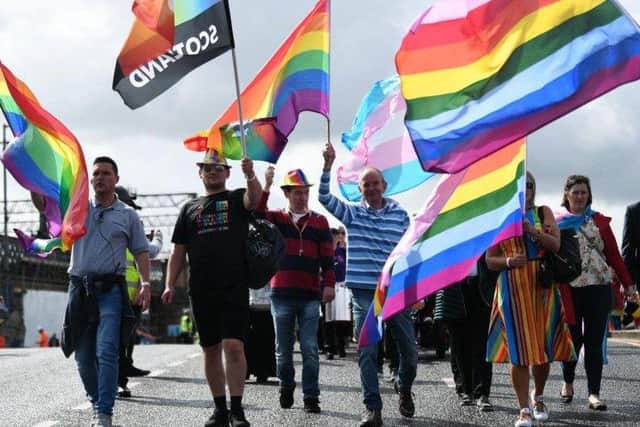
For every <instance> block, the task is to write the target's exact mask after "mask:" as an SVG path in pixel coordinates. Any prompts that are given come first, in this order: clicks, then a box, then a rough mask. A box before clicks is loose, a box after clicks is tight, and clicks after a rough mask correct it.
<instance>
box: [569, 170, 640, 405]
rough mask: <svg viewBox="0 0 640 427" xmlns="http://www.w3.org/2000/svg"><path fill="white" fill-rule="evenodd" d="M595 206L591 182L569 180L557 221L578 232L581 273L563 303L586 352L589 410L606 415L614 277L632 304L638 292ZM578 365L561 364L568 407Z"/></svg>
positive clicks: (575, 339)
mask: <svg viewBox="0 0 640 427" xmlns="http://www.w3.org/2000/svg"><path fill="white" fill-rule="evenodd" d="M592 201H593V197H592V193H591V183H590V182H589V178H587V177H586V176H582V175H571V176H569V177H568V178H567V181H566V183H565V186H564V194H563V196H562V207H563V208H565V210H564V211H563V212H562V213H561V214H560V216H559V217H558V219H559V225H560V228H562V229H565V228H573V229H575V230H576V231H577V233H576V234H577V236H578V242H579V244H580V257H581V258H582V273H581V274H580V276H578V278H576V279H575V280H573V281H572V282H571V283H570V284H569V285H570V287H568V288H564V289H563V290H566V292H564V291H563V295H562V296H563V299H562V302H563V305H564V307H565V310H566V311H567V318H568V320H569V322H570V323H571V325H570V329H571V335H572V337H573V343H574V346H575V349H576V352H579V351H580V348H581V347H582V346H584V368H585V371H586V373H587V388H588V392H589V397H588V402H589V403H588V407H589V408H590V409H594V410H599V411H604V410H606V409H607V405H606V404H605V403H604V402H602V400H600V382H601V379H602V366H603V363H604V360H605V357H606V333H607V324H608V319H609V312H610V311H611V302H612V300H611V297H612V289H611V283H612V281H613V272H615V275H616V276H617V277H618V279H619V280H620V282H622V284H623V285H624V287H625V289H626V294H627V296H628V297H629V298H631V299H633V300H635V299H636V298H637V292H636V289H635V286H633V282H632V280H631V276H630V275H629V272H628V271H627V268H626V267H625V265H624V261H623V260H622V256H621V255H620V252H619V251H618V244H617V243H616V239H615V237H614V235H613V232H612V231H611V226H610V225H609V223H610V222H611V218H608V217H606V216H604V215H602V214H601V213H599V212H596V211H594V210H593V209H591V203H592ZM616 283H617V282H616ZM618 287H619V285H618ZM576 365H577V362H576V361H570V362H564V363H563V364H562V376H563V377H564V384H563V386H562V390H561V392H560V395H561V397H562V401H563V402H564V403H569V402H571V401H572V399H573V393H574V391H573V380H574V378H575V372H576Z"/></svg>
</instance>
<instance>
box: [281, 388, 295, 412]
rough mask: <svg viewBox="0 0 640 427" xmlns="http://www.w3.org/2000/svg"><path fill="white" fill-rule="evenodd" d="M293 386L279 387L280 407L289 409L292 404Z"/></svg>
mask: <svg viewBox="0 0 640 427" xmlns="http://www.w3.org/2000/svg"><path fill="white" fill-rule="evenodd" d="M294 390H295V387H280V407H281V408H282V409H289V408H291V407H292V406H293V391H294Z"/></svg>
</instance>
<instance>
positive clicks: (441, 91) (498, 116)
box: [396, 0, 640, 173]
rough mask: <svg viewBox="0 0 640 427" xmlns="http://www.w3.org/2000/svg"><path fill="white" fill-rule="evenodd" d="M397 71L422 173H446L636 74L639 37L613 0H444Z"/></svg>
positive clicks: (405, 49) (406, 44)
mask: <svg viewBox="0 0 640 427" xmlns="http://www.w3.org/2000/svg"><path fill="white" fill-rule="evenodd" d="M396 67H397V69H398V73H399V74H400V79H401V82H402V94H403V96H404V98H405V99H406V101H407V115H406V118H405V120H406V125H407V127H408V128H409V132H410V134H411V138H412V140H413V143H414V146H415V148H416V152H417V154H418V157H419V158H420V160H421V162H422V167H423V168H424V169H425V170H428V171H433V172H446V173H454V172H457V171H459V170H461V169H463V168H465V167H466V166H468V165H469V164H471V163H473V162H474V161H476V160H477V159H479V158H482V157H483V156H486V155H487V154H489V153H492V152H494V151H495V150H497V149H499V148H500V147H504V146H505V145H507V144H509V143H511V142H512V141H515V140H517V139H519V138H522V137H523V136H525V135H527V134H529V133H531V132H533V131H535V130H536V129H538V128H540V127H542V126H544V125H545V124H547V123H549V122H551V121H553V120H555V119H557V118H559V117H561V116H563V115H565V114H567V113H569V112H571V111H572V110H574V109H576V108H578V107H580V106H581V105H583V104H585V103H587V102H589V101H591V100H592V99H594V98H597V97H598V96H600V95H602V94H604V93H606V92H608V91H610V90H612V89H614V88H616V87H617V86H620V85H622V84H624V83H627V82H630V81H633V80H636V79H638V78H640V33H639V31H638V26H637V24H636V23H635V22H634V21H633V20H632V19H631V18H630V17H629V16H627V15H626V12H625V11H624V10H623V9H622V8H621V7H620V6H619V5H618V4H617V3H616V2H615V1H611V0H527V1H513V0H447V1H440V2H438V3H436V4H434V5H433V6H430V7H429V8H428V9H427V10H426V12H424V14H423V15H422V16H420V17H419V18H418V19H417V21H416V22H415V23H414V24H413V26H412V28H411V29H410V30H409V32H408V33H407V35H406V36H405V37H404V39H403V41H402V44H401V46H400V49H399V50H398V52H397V54H396Z"/></svg>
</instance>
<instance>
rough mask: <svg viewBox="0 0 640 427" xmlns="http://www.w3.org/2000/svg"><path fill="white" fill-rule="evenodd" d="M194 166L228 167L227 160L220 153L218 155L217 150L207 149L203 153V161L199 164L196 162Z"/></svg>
mask: <svg viewBox="0 0 640 427" xmlns="http://www.w3.org/2000/svg"><path fill="white" fill-rule="evenodd" d="M196 165H198V166H202V165H223V166H226V167H230V166H229V165H228V164H227V159H226V158H225V157H224V156H223V155H222V154H220V153H218V150H215V149H213V148H210V149H208V150H207V151H205V152H204V159H202V161H201V162H197V163H196Z"/></svg>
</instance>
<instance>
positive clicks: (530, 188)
mask: <svg viewBox="0 0 640 427" xmlns="http://www.w3.org/2000/svg"><path fill="white" fill-rule="evenodd" d="M533 187H534V185H533V182H527V190H533Z"/></svg>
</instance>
